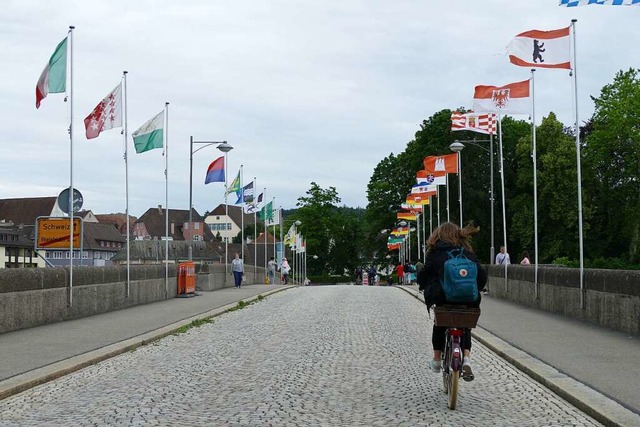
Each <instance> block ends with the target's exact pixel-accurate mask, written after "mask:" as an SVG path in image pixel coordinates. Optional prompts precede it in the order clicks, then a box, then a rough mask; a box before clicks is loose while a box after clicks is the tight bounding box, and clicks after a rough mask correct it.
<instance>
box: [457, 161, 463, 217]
mask: <svg viewBox="0 0 640 427" xmlns="http://www.w3.org/2000/svg"><path fill="white" fill-rule="evenodd" d="M457 154H458V158H457V159H456V160H458V200H459V201H460V228H462V158H461V157H460V151H458V153H457Z"/></svg>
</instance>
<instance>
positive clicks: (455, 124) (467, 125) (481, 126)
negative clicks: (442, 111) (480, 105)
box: [451, 111, 496, 135]
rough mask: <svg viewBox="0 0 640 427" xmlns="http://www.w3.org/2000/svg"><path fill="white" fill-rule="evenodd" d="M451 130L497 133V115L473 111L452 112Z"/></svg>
mask: <svg viewBox="0 0 640 427" xmlns="http://www.w3.org/2000/svg"><path fill="white" fill-rule="evenodd" d="M451 130H452V131H457V130H470V131H472V132H478V133H484V134H487V135H495V134H496V115H495V114H493V113H486V114H477V113H474V112H473V111H471V112H469V113H465V114H462V113H458V112H457V111H454V112H453V113H451Z"/></svg>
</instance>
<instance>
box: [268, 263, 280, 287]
mask: <svg viewBox="0 0 640 427" xmlns="http://www.w3.org/2000/svg"><path fill="white" fill-rule="evenodd" d="M277 267H278V263H276V261H275V258H274V257H271V258H269V262H268V263H267V277H268V279H269V283H270V284H272V285H273V284H275V283H276V268H277Z"/></svg>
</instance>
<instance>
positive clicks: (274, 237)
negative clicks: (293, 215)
mask: <svg viewBox="0 0 640 427" xmlns="http://www.w3.org/2000/svg"><path fill="white" fill-rule="evenodd" d="M271 203H273V205H272V206H275V205H276V198H275V197H274V198H273V199H272V200H271ZM271 212H272V214H271V215H272V217H271V220H272V221H273V215H274V213H273V209H272V210H271ZM271 225H273V257H274V258H275V257H276V240H277V239H276V222H275V221H273V224H271Z"/></svg>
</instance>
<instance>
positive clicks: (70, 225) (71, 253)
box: [69, 25, 82, 307]
mask: <svg viewBox="0 0 640 427" xmlns="http://www.w3.org/2000/svg"><path fill="white" fill-rule="evenodd" d="M75 28H76V27H74V26H72V25H71V26H69V110H70V119H69V147H70V154H69V161H70V163H71V166H70V168H69V181H70V183H69V222H70V224H69V307H72V306H73V30H74V29H75ZM80 256H82V254H80Z"/></svg>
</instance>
